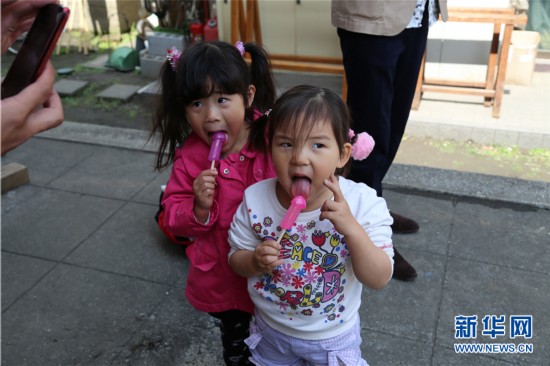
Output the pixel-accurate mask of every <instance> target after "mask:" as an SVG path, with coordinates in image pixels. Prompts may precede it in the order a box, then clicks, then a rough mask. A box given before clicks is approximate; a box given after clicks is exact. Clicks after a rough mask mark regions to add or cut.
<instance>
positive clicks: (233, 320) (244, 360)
mask: <svg viewBox="0 0 550 366" xmlns="http://www.w3.org/2000/svg"><path fill="white" fill-rule="evenodd" d="M209 314H210V315H212V316H213V317H214V318H216V319H219V320H220V321H221V324H220V330H221V333H222V346H223V359H224V361H225V364H226V365H228V366H247V365H254V364H253V363H252V362H250V361H249V360H248V358H249V357H250V351H249V350H248V346H247V345H246V344H245V343H244V340H245V339H246V338H247V337H248V336H249V334H250V332H249V328H250V319H251V318H252V315H251V314H249V313H247V312H244V311H240V310H228V311H224V312H221V313H209Z"/></svg>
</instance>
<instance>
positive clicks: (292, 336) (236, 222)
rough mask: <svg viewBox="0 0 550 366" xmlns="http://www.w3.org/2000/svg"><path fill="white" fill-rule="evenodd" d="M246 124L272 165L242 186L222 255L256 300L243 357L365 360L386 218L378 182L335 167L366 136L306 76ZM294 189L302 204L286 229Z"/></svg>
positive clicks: (386, 241)
mask: <svg viewBox="0 0 550 366" xmlns="http://www.w3.org/2000/svg"><path fill="white" fill-rule="evenodd" d="M251 128H252V130H251V136H253V138H255V141H256V144H257V145H258V147H261V146H268V147H269V148H266V149H268V150H269V151H268V153H269V154H270V156H271V158H272V161H273V164H274V167H275V171H276V173H277V178H273V179H267V180H264V181H262V182H259V183H256V184H254V185H252V186H250V187H249V188H247V190H246V191H245V194H244V200H243V202H242V203H241V205H240V207H239V209H238V210H237V212H236V214H235V216H234V218H233V222H232V224H231V229H230V232H229V243H230V245H231V251H230V253H229V264H230V266H231V267H232V268H233V270H235V272H237V273H238V274H240V275H242V276H244V277H247V279H248V292H249V294H250V296H251V298H252V301H253V302H254V305H255V319H254V321H253V323H252V324H251V330H250V337H249V338H248V339H247V340H246V343H247V344H248V345H249V347H250V351H251V353H252V357H251V361H252V362H254V363H255V364H256V365H354V366H355V365H365V364H366V362H365V361H364V360H363V359H362V358H361V349H360V344H361V336H360V324H359V312H358V310H359V306H360V303H361V290H362V285H366V286H368V287H370V288H373V289H380V288H383V287H384V286H385V285H386V284H387V283H388V281H389V280H390V279H391V275H392V269H393V260H392V257H393V246H392V241H391V233H392V232H391V228H390V225H391V223H392V219H391V217H390V214H389V211H388V208H387V206H386V202H385V201H384V199H383V198H380V197H377V195H376V191H374V190H373V189H371V188H369V187H367V186H366V185H365V184H363V183H355V182H353V181H350V180H348V179H346V178H344V177H343V176H342V174H344V173H345V170H346V168H347V165H348V162H349V160H350V157H351V158H354V159H356V160H360V159H364V158H366V156H368V154H369V153H370V151H372V147H373V144H374V143H373V141H372V138H371V137H370V136H369V135H367V134H366V133H363V134H360V135H358V136H355V135H354V133H353V131H351V130H350V114H349V111H348V109H347V107H346V105H345V103H344V102H343V101H342V99H341V98H340V97H339V96H338V95H336V94H335V93H334V92H332V91H330V90H328V89H324V88H319V87H314V86H298V87H295V88H293V89H291V90H289V91H287V92H286V93H285V94H283V95H282V96H281V97H280V98H279V99H278V101H277V102H276V103H275V105H274V107H273V110H272V111H271V112H270V114H269V115H268V116H265V117H264V118H263V119H260V120H259V121H256V123H255V124H253V125H252V126H251ZM266 141H267V145H266ZM298 195H301V196H303V197H304V198H305V199H306V205H305V208H304V209H303V211H302V212H301V213H300V214H299V215H298V216H297V217H296V220H295V223H294V224H293V225H292V227H291V228H290V229H288V230H286V231H285V230H284V229H281V227H280V226H279V225H280V224H281V222H282V221H283V218H284V217H285V213H286V212H287V209H288V208H289V206H290V204H291V200H292V199H293V198H294V197H295V196H298ZM282 231H284V233H283V234H281V232H282ZM279 236H281V239H280V240H279V241H278V240H277V239H279Z"/></svg>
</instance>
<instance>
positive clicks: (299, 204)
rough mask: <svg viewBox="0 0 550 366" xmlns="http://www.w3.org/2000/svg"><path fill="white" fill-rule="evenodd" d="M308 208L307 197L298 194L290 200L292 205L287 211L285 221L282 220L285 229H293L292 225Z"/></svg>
mask: <svg viewBox="0 0 550 366" xmlns="http://www.w3.org/2000/svg"><path fill="white" fill-rule="evenodd" d="M304 208H306V199H305V198H304V197H302V196H296V197H294V198H293V199H292V201H291V202H290V207H289V208H288V210H287V211H286V214H285V217H284V218H283V222H281V227H282V228H283V229H286V230H288V229H291V228H292V225H294V223H295V222H296V218H297V217H298V215H299V214H300V212H302V210H303V209H304Z"/></svg>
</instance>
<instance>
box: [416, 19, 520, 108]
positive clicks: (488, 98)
mask: <svg viewBox="0 0 550 366" xmlns="http://www.w3.org/2000/svg"><path fill="white" fill-rule="evenodd" d="M448 20H449V21H451V22H465V23H493V25H494V27H493V39H492V41H491V49H490V53H489V58H488V61H487V76H486V79H485V81H484V82H473V81H457V80H449V79H426V78H425V76H424V71H425V63H426V54H424V59H423V60H422V66H421V68H420V74H419V77H418V83H417V85H416V92H415V96H414V100H413V105H412V109H414V110H416V109H418V107H419V106H420V100H421V98H422V93H423V92H426V91H427V92H437V93H451V94H469V95H477V96H481V97H484V98H485V102H484V105H485V106H486V107H489V106H491V105H492V106H493V112H492V116H493V117H494V118H499V117H500V107H501V104H502V95H503V94H504V80H505V78H506V66H507V62H508V52H509V50H510V40H511V37H512V30H513V29H514V26H515V25H525V24H527V16H526V15H524V14H522V15H517V14H515V11H514V9H512V8H503V9H492V8H449V19H448ZM502 28H504V34H503V37H502V45H501V47H500V52H499V39H500V33H501V29H502Z"/></svg>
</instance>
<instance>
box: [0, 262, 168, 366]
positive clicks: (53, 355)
mask: <svg viewBox="0 0 550 366" xmlns="http://www.w3.org/2000/svg"><path fill="white" fill-rule="evenodd" d="M171 291H173V288H170V287H168V286H165V285H160V284H156V283H152V282H145V281H139V280H136V279H133V278H129V277H127V276H118V275H113V274H110V273H105V272H101V271H96V270H93V269H87V268H78V267H74V266H70V265H65V264H59V265H58V266H57V267H56V268H55V270H53V271H51V272H50V273H49V274H48V275H47V276H46V278H44V279H43V280H42V281H41V283H40V284H38V285H37V286H35V287H34V288H33V289H32V290H31V291H29V292H28V294H27V296H25V297H24V298H22V299H20V300H19V301H18V302H17V306H12V307H11V308H10V309H9V310H7V311H4V312H3V314H2V335H3V337H4V338H3V342H2V364H3V365H82V364H86V365H107V364H111V363H110V362H109V360H111V359H113V358H116V356H117V355H118V354H119V353H121V352H122V351H123V350H124V348H125V346H126V344H127V342H128V341H129V340H130V339H131V337H132V334H134V333H135V332H137V331H138V329H139V328H140V327H141V326H142V324H143V321H142V319H143V317H146V316H147V315H148V314H151V313H152V312H153V311H154V310H155V309H156V308H157V307H158V306H159V305H160V304H161V303H162V302H163V301H164V299H165V298H166V297H167V294H170V293H171ZM6 335H9V339H6Z"/></svg>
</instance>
